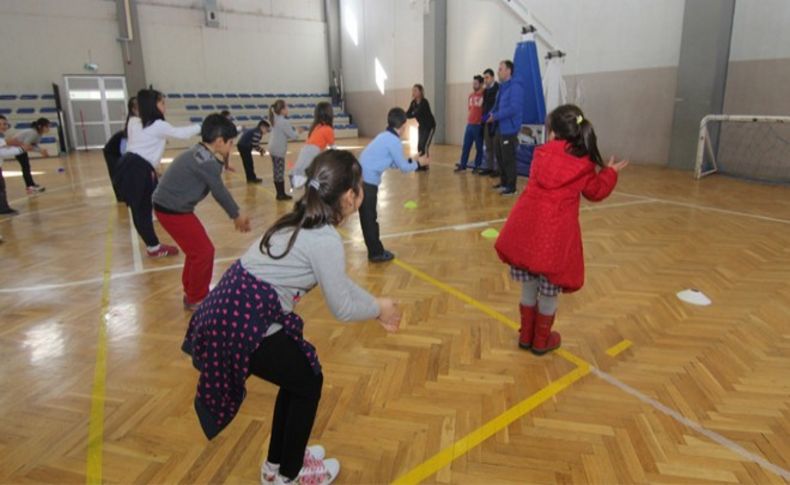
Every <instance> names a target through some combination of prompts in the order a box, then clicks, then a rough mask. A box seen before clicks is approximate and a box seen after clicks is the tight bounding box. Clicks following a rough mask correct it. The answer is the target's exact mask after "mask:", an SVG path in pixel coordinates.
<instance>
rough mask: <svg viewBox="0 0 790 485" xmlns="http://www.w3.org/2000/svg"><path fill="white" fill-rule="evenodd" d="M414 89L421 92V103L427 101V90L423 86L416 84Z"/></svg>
mask: <svg viewBox="0 0 790 485" xmlns="http://www.w3.org/2000/svg"><path fill="white" fill-rule="evenodd" d="M414 87H415V88H417V89H418V90H419V91H420V101H422V100H423V99H425V88H423V87H422V84H415V85H414Z"/></svg>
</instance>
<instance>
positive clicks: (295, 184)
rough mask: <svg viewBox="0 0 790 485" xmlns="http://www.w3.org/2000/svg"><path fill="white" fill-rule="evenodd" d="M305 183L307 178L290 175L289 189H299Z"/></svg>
mask: <svg viewBox="0 0 790 485" xmlns="http://www.w3.org/2000/svg"><path fill="white" fill-rule="evenodd" d="M306 183H307V177H305V176H304V175H291V188H292V189H300V188H302V187H304V184H306Z"/></svg>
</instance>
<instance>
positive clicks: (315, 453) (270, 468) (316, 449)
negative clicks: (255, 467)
mask: <svg viewBox="0 0 790 485" xmlns="http://www.w3.org/2000/svg"><path fill="white" fill-rule="evenodd" d="M324 456H326V450H324V447H323V446H321V445H312V446H308V447H307V449H306V450H304V463H303V464H302V469H303V470H304V469H305V468H315V467H318V466H320V462H322V461H323V459H324ZM279 471H280V465H279V464H275V463H269V462H268V461H266V460H265V461H264V462H263V465H261V485H272V484H273V483H274V480H275V479H276V478H277V473H278V472H279ZM299 473H300V474H301V473H302V470H300V471H299Z"/></svg>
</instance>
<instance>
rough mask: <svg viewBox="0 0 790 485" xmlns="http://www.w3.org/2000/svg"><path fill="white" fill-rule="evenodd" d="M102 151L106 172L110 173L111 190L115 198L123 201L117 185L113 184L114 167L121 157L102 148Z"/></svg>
mask: <svg viewBox="0 0 790 485" xmlns="http://www.w3.org/2000/svg"><path fill="white" fill-rule="evenodd" d="M103 153H104V162H105V163H106V164H107V173H109V174H110V181H111V182H112V190H113V192H114V193H115V200H116V201H118V202H123V199H122V198H121V194H120V193H118V187H116V186H115V172H116V168H117V167H118V161H119V160H120V159H121V155H119V154H117V153H113V152H111V151H108V150H103Z"/></svg>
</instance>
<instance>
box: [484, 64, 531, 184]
mask: <svg viewBox="0 0 790 485" xmlns="http://www.w3.org/2000/svg"><path fill="white" fill-rule="evenodd" d="M497 75H498V76H499V92H498V93H497V97H496V103H495V104H494V108H493V109H492V110H491V113H489V115H488V119H487V120H486V123H494V122H496V123H498V128H497V132H496V140H495V143H496V148H497V152H496V154H497V158H498V159H499V163H500V169H501V170H502V175H501V179H500V183H498V184H496V185H495V186H494V188H495V189H499V191H500V193H501V194H502V195H505V196H507V195H515V194H516V147H517V146H518V132H519V131H520V130H521V116H522V112H523V106H524V89H523V88H522V86H521V85H520V84H518V83H517V82H516V81H514V80H513V63H512V62H511V61H502V62H500V63H499V70H498V71H497Z"/></svg>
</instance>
